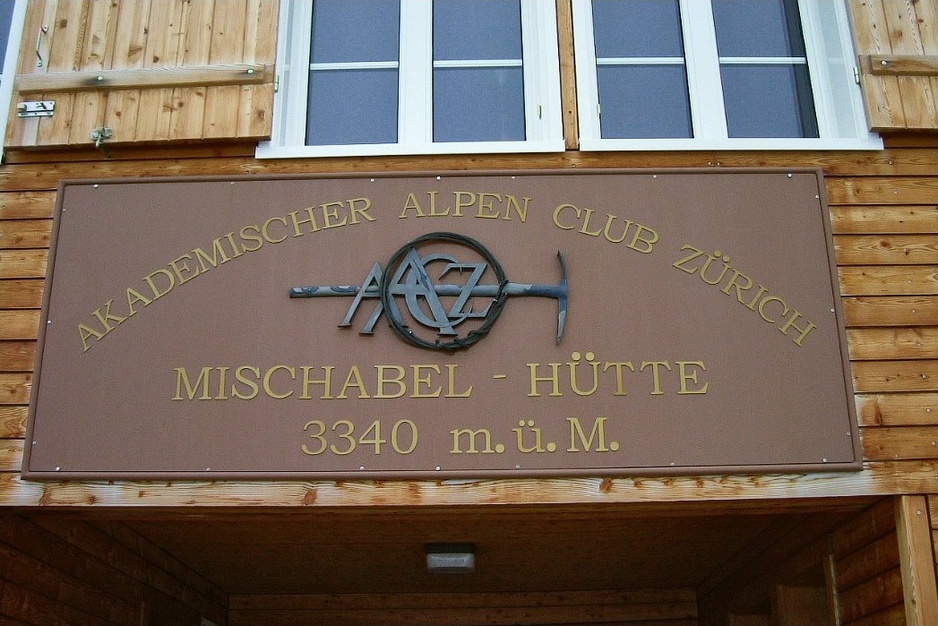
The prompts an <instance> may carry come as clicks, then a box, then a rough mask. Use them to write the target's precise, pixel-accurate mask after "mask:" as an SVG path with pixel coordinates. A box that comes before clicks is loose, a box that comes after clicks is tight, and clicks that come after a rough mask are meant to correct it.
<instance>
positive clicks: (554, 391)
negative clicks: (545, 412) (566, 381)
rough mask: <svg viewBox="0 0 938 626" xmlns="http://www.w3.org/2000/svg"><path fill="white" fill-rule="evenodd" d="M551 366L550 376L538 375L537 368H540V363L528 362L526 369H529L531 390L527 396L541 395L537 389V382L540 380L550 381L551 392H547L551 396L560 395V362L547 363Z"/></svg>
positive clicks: (536, 396)
mask: <svg viewBox="0 0 938 626" xmlns="http://www.w3.org/2000/svg"><path fill="white" fill-rule="evenodd" d="M548 365H550V368H551V375H550V376H538V375H537V373H538V369H539V368H540V366H541V365H540V363H528V364H527V366H528V369H529V370H530V371H531V391H530V392H529V393H528V397H529V398H539V397H540V396H541V394H540V392H539V391H538V390H537V384H538V383H540V382H549V383H551V392H550V393H549V394H548V395H549V396H551V397H554V398H556V397H558V396H562V395H563V394H562V393H560V363H548Z"/></svg>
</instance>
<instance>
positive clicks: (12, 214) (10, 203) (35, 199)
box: [0, 191, 55, 220]
mask: <svg viewBox="0 0 938 626" xmlns="http://www.w3.org/2000/svg"><path fill="white" fill-rule="evenodd" d="M54 205H55V192H54V191H6V192H3V193H0V219H2V220H20V219H27V220H35V219H46V218H51V217H52V211H53V206H54Z"/></svg>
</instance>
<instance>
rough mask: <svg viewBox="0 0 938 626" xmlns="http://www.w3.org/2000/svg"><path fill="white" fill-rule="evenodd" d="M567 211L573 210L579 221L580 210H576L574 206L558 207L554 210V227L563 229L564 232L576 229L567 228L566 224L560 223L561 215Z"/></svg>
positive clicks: (563, 205) (562, 205)
mask: <svg viewBox="0 0 938 626" xmlns="http://www.w3.org/2000/svg"><path fill="white" fill-rule="evenodd" d="M566 209H573V212H574V214H576V216H577V219H579V217H580V209H578V208H576V207H575V206H573V205H572V204H561V205H558V206H557V208H556V209H554V217H553V220H554V226H556V227H557V228H561V229H563V230H573V229H574V228H576V226H575V225H574V226H567V225H566V224H561V223H560V213H561V212H562V211H564V210H566Z"/></svg>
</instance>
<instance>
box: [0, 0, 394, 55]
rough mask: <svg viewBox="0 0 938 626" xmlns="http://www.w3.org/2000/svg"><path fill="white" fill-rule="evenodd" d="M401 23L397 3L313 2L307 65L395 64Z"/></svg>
mask: <svg viewBox="0 0 938 626" xmlns="http://www.w3.org/2000/svg"><path fill="white" fill-rule="evenodd" d="M0 1H2V0H0ZM400 21H401V5H400V2H399V1H398V0H316V2H315V3H314V4H313V36H312V39H313V41H312V48H311V54H310V61H311V62H313V63H348V62H360V61H397V59H398V55H399V49H400V43H399V42H400V36H399V32H400Z"/></svg>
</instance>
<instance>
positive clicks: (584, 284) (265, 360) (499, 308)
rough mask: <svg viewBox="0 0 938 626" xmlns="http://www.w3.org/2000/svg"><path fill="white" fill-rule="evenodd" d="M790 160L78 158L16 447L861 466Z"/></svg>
mask: <svg viewBox="0 0 938 626" xmlns="http://www.w3.org/2000/svg"><path fill="white" fill-rule="evenodd" d="M823 198H824V193H823V184H822V181H821V179H820V175H819V173H817V172H813V171H811V172H805V171H765V170H759V171H705V172H702V171H657V172H651V171H641V172H621V171H615V172H608V171H607V172H591V173H566V172H565V173H536V174H534V173H530V174H522V173H506V174H493V175H457V174H444V175H420V176H408V177H404V176H401V177H344V178H317V177H294V178H242V179H234V180H232V179H225V180H220V179H208V180H206V179H198V180H196V179H183V180H179V179H174V180H168V179H165V180H164V179H160V180H117V181H115V180H108V181H77V182H68V183H65V184H63V185H62V187H61V188H60V190H59V196H58V207H57V212H56V221H55V235H54V236H55V243H54V250H53V256H52V258H51V260H50V269H49V274H48V281H47V289H46V296H45V297H46V303H45V307H44V316H43V323H42V330H43V332H42V337H41V340H40V354H39V358H38V364H37V372H36V379H35V386H34V393H33V401H32V406H31V419H30V428H29V439H28V442H27V443H28V445H27V448H26V449H27V457H26V462H25V466H24V472H23V473H24V475H25V476H27V477H28V478H38V479H49V478H151V477H152V478H195V477H198V478H203V477H211V478H253V477H308V478H315V477H324V478H340V477H349V476H356V477H392V478H406V477H428V476H441V477H442V476H447V477H458V476H467V477H471V476H500V475H510V474H521V475H570V474H578V473H587V474H604V475H605V474H610V475H611V474H666V473H682V474H686V473H724V472H768V471H798V472H800V471H827V470H835V469H837V470H843V469H857V468H858V467H859V461H860V456H859V452H858V435H857V431H856V420H855V418H854V415H853V396H852V389H851V384H850V375H849V369H848V366H847V360H846V350H845V347H844V345H845V344H844V337H843V330H842V327H843V324H842V321H841V320H840V316H839V311H840V307H839V297H838V294H837V288H836V273H835V267H834V264H833V261H832V246H831V237H830V232H829V225H828V217H827V208H826V206H825V203H824V199H823Z"/></svg>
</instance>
